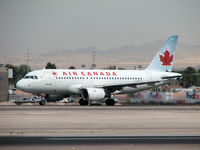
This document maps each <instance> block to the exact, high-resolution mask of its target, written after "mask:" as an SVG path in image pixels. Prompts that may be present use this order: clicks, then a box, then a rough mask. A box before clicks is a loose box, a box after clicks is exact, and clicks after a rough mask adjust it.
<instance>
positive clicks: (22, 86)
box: [16, 80, 26, 91]
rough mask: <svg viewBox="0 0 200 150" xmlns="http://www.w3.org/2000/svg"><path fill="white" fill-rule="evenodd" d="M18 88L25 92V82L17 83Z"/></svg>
mask: <svg viewBox="0 0 200 150" xmlns="http://www.w3.org/2000/svg"><path fill="white" fill-rule="evenodd" d="M16 87H17V88H18V89H20V90H22V91H24V90H25V88H26V87H25V84H24V82H23V81H22V80H19V81H18V82H17V84H16Z"/></svg>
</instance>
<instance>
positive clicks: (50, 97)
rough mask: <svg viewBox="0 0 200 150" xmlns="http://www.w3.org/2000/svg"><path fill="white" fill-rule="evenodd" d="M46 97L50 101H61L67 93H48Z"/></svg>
mask: <svg viewBox="0 0 200 150" xmlns="http://www.w3.org/2000/svg"><path fill="white" fill-rule="evenodd" d="M45 98H46V100H47V101H49V102H55V101H60V100H62V99H63V98H65V95H61V94H47V95H46V96H45Z"/></svg>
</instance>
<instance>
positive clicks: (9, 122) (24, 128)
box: [0, 105, 200, 136]
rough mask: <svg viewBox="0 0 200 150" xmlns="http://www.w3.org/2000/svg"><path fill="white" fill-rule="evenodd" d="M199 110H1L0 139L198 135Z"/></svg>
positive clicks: (53, 108)
mask: <svg viewBox="0 0 200 150" xmlns="http://www.w3.org/2000/svg"><path fill="white" fill-rule="evenodd" d="M199 114H200V107H199V106H144V107H142V106H138V107H135V106H114V107H107V106H86V107H84V106H59V105H56V106H52V105H47V106H38V105H36V106H34V105H31V106H26V105H22V106H15V105H13V106H4V105H0V120H1V121H0V136H10V135H15V136H77V135H78V136H80V135H81V136H86V135H87V136H88V135H89V136H102V135H103V136H104V135H106V136H107V135H108V136H116V135H117V136H119V135H129V136H138V135H139V136H141V135H153V136H154V135H159V136H166V135H200V117H199Z"/></svg>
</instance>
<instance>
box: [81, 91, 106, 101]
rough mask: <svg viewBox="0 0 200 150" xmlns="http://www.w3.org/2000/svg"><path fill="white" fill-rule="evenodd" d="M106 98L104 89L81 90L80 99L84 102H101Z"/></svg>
mask: <svg viewBox="0 0 200 150" xmlns="http://www.w3.org/2000/svg"><path fill="white" fill-rule="evenodd" d="M105 96H106V93H105V91H104V89H99V88H87V89H84V90H83V94H82V97H83V99H84V100H89V101H96V100H101V99H104V98H105Z"/></svg>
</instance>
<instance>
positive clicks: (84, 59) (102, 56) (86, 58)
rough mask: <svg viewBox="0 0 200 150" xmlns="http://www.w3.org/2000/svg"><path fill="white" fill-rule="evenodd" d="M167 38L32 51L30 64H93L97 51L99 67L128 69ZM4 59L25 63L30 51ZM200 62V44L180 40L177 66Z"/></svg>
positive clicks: (150, 55) (145, 62)
mask: <svg viewBox="0 0 200 150" xmlns="http://www.w3.org/2000/svg"><path fill="white" fill-rule="evenodd" d="M163 42H164V41H154V42H151V43H145V44H142V45H125V46H122V47H118V48H115V47H113V48H110V49H106V50H100V49H98V48H96V47H84V48H78V49H74V50H55V51H50V52H44V53H43V52H35V53H33V52H31V58H30V65H31V68H33V69H40V68H43V67H44V66H45V65H46V63H47V62H53V63H55V64H56V65H57V67H58V68H68V67H69V66H76V67H77V68H81V65H82V64H85V65H86V68H90V66H91V64H92V52H93V51H95V55H96V56H95V63H96V64H97V68H104V67H107V66H109V65H116V66H118V67H124V68H127V69H133V68H134V67H135V66H137V65H138V64H142V65H143V67H146V66H147V65H148V64H149V63H150V62H151V60H152V59H153V57H154V56H155V55H156V53H157V51H158V50H159V49H160V47H161V46H162V44H163ZM0 63H10V64H16V65H17V64H25V63H26V54H13V55H12V54H8V55H5V54H4V55H0ZM198 65H200V45H195V46H189V45H185V44H182V43H178V46H177V52H176V59H175V62H174V67H175V68H185V67H187V66H198Z"/></svg>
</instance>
